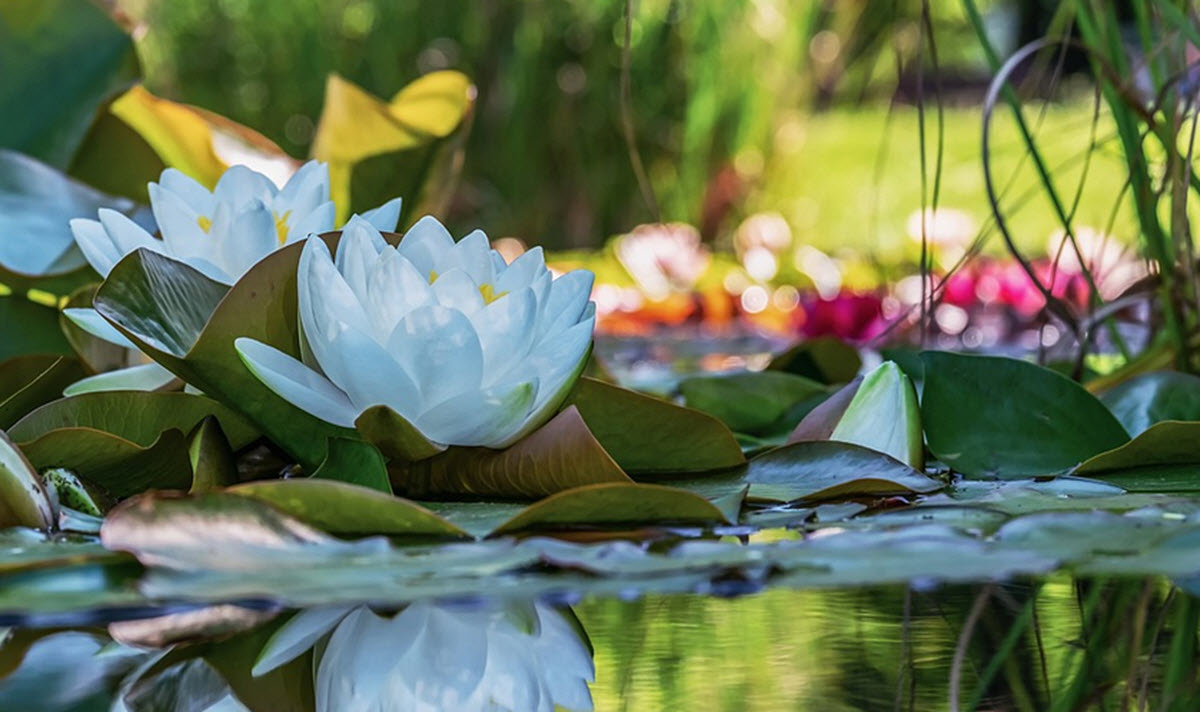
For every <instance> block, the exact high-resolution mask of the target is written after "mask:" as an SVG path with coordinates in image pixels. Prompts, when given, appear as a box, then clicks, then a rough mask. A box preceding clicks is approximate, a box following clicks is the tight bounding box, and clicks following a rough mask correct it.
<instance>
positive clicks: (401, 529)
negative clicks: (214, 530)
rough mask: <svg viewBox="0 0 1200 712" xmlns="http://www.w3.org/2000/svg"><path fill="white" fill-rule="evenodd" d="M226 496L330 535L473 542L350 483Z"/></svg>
mask: <svg viewBox="0 0 1200 712" xmlns="http://www.w3.org/2000/svg"><path fill="white" fill-rule="evenodd" d="M227 491H228V492H229V493H231V494H238V495H243V496H246V497H253V498H255V499H260V500H262V501H264V502H268V503H270V504H271V505H273V506H274V507H275V508H276V509H278V510H280V511H282V512H284V513H286V514H289V515H291V516H293V517H295V518H297V519H299V520H300V521H302V522H305V523H307V524H310V525H312V526H314V527H317V528H319V529H321V530H323V531H326V532H329V533H331V534H385V535H389V536H428V537H450V538H463V537H467V536H469V535H468V534H467V533H466V532H465V531H463V530H462V529H460V528H458V527H457V526H455V525H453V524H451V523H450V522H448V521H446V520H445V519H442V518H441V517H439V516H438V515H437V514H434V513H433V512H431V511H429V510H428V509H425V508H424V507H421V506H420V505H418V504H416V503H414V502H410V501H409V500H406V499H401V498H399V497H393V496H391V495H388V494H384V493H382V492H379V491H377V490H374V489H370V488H367V487H360V486H358V485H354V484H349V483H346V482H336V481H333V480H318V479H291V480H266V481H262V482H248V483H245V484H241V485H237V486H236V487H232V488H230V489H229V490H227Z"/></svg>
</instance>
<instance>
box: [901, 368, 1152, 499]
mask: <svg viewBox="0 0 1200 712" xmlns="http://www.w3.org/2000/svg"><path fill="white" fill-rule="evenodd" d="M921 358H922V360H923V361H924V364H925V387H924V392H923V394H922V399H921V418H922V421H923V422H924V425H925V435H926V440H927V442H928V443H929V449H930V450H931V451H932V452H933V454H934V456H936V457H937V458H938V459H939V460H941V461H942V462H943V463H945V464H946V465H949V466H950V467H952V468H954V469H955V470H957V471H958V472H962V473H963V474H965V475H969V476H972V477H998V478H1001V479H1013V478H1021V477H1033V476H1037V475H1047V474H1054V473H1058V472H1063V471H1066V470H1068V469H1070V468H1072V467H1074V466H1075V465H1077V464H1079V463H1080V462H1082V461H1084V460H1086V459H1088V458H1090V457H1092V456H1093V455H1097V454H1099V453H1101V452H1104V451H1105V450H1111V449H1113V448H1116V447H1119V446H1121V445H1123V444H1124V443H1126V442H1128V441H1129V436H1128V434H1126V432H1125V428H1123V427H1122V426H1121V424H1120V423H1119V422H1117V420H1116V419H1115V418H1114V417H1113V416H1112V414H1111V413H1110V412H1109V411H1108V409H1107V408H1105V407H1104V404H1102V403H1101V402H1100V401H1098V400H1096V398H1095V397H1094V396H1092V395H1091V394H1090V393H1088V392H1087V391H1086V390H1084V389H1083V387H1082V386H1080V385H1079V384H1077V383H1075V382H1074V381H1071V380H1070V379H1068V378H1066V377H1064V376H1061V375H1059V374H1057V373H1055V372H1053V371H1050V370H1048V369H1045V368H1041V367H1039V366H1036V365H1034V364H1032V363H1027V362H1025V361H1018V360H1016V359H1010V358H1000V357H995V356H967V355H962V354H952V353H946V352H940V351H926V352H924V353H923V354H921Z"/></svg>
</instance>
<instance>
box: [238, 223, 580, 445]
mask: <svg viewBox="0 0 1200 712" xmlns="http://www.w3.org/2000/svg"><path fill="white" fill-rule="evenodd" d="M297 277H298V285H299V302H300V304H299V306H300V322H301V327H302V331H303V334H304V339H305V344H303V345H302V348H301V352H302V355H303V356H304V357H305V362H303V363H302V362H301V361H298V360H296V359H294V358H292V357H291V356H288V355H287V354H284V353H283V352H281V351H279V350H277V349H274V348H272V347H270V346H267V345H265V344H262V343H259V342H256V341H253V340H251V339H245V338H243V339H238V340H237V341H236V342H235V344H236V346H237V349H238V352H239V353H240V354H241V357H242V360H243V361H244V362H245V363H246V365H247V367H248V368H249V369H250V370H251V371H252V372H253V373H254V374H255V375H256V376H257V377H258V378H259V380H261V381H262V382H263V383H265V384H266V385H267V386H268V387H269V388H271V389H272V390H273V391H275V392H276V393H277V394H279V395H280V396H281V397H283V398H284V399H286V400H288V401H290V402H291V403H293V404H294V405H296V406H297V407H300V408H302V409H304V410H306V411H308V412H309V413H312V414H313V415H315V416H317V417H318V418H321V419H323V420H325V421H327V422H330V423H333V424H335V425H341V426H346V427H353V425H354V422H355V420H356V418H357V417H358V415H359V414H360V413H362V412H363V411H364V410H366V409H367V408H370V407H372V406H375V405H385V406H388V407H389V408H391V409H392V410H394V411H395V412H396V413H398V414H399V415H400V416H402V417H404V418H405V419H406V420H408V421H409V422H410V423H412V424H413V426H415V427H416V428H417V430H419V431H420V432H421V433H422V434H423V435H424V436H425V437H426V438H427V439H428V440H430V441H431V442H432V443H433V444H435V445H442V446H445V445H466V446H486V447H493V448H503V447H507V446H508V445H511V444H512V443H514V442H516V441H517V440H518V439H520V438H521V437H523V436H524V435H526V434H527V433H529V432H531V431H532V430H533V429H535V428H537V427H538V426H539V425H541V424H542V423H544V422H545V421H546V420H548V419H549V418H550V416H551V415H553V414H554V412H555V411H556V410H557V409H558V407H559V405H560V404H561V403H562V401H563V399H564V398H565V397H566V395H567V392H568V391H569V390H570V388H571V386H572V385H573V384H574V382H575V381H576V379H577V378H578V376H579V374H580V372H581V371H582V370H583V366H584V362H585V361H586V359H587V356H588V354H589V352H590V349H591V343H592V328H593V326H594V323H595V305H594V304H593V303H592V302H591V301H590V300H589V298H588V297H589V295H590V293H591V288H592V281H593V275H592V273H591V272H589V271H586V270H575V271H572V272H568V273H566V274H565V275H563V276H561V277H559V278H558V279H554V278H553V277H552V275H551V273H550V271H549V270H548V269H547V268H546V263H545V259H544V257H543V255H542V250H541V249H540V248H534V249H532V250H530V251H528V252H526V253H525V254H523V255H521V256H520V257H519V258H517V259H516V260H514V261H513V262H512V264H506V263H505V262H504V259H503V258H502V257H500V255H499V253H497V252H495V251H494V250H492V249H490V247H489V246H488V240H487V236H486V235H484V233H483V232H481V231H478V230H476V231H475V232H472V233H471V234H470V235H467V236H466V237H464V238H463V239H462V240H461V241H459V242H458V243H455V241H454V239H453V238H452V237H451V236H450V233H449V232H447V230H446V228H445V227H443V226H442V224H441V223H439V222H438V221H437V220H436V219H434V218H432V217H425V218H422V219H421V220H419V221H418V222H417V223H416V224H415V225H413V227H412V228H411V229H410V230H409V231H408V233H407V234H406V235H405V236H404V238H403V240H401V242H400V244H399V246H398V247H394V248H393V247H391V246H390V245H388V244H387V243H386V242H385V241H384V239H383V237H382V236H381V235H380V234H379V231H378V230H377V229H375V227H374V226H373V225H371V224H370V223H369V222H367V221H365V220H361V219H358V220H351V221H350V223H348V224H347V225H346V228H345V230H343V232H342V237H341V241H340V243H339V244H338V248H337V256H336V259H335V258H334V257H332V256H331V255H330V254H329V249H328V247H326V245H325V243H324V241H322V240H316V239H313V240H309V241H308V242H307V243H306V244H305V246H304V252H303V253H302V255H301V257H300V266H299V271H298V275H297Z"/></svg>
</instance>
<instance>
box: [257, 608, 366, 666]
mask: <svg viewBox="0 0 1200 712" xmlns="http://www.w3.org/2000/svg"><path fill="white" fill-rule="evenodd" d="M352 610H353V609H352V608H347V607H345V606H328V607H323V608H307V609H305V610H302V611H300V612H299V613H297V614H296V615H294V616H292V619H291V620H289V621H288V622H287V623H285V624H283V627H281V628H280V629H279V630H277V631H275V633H274V635H272V636H271V639H270V640H268V641H267V644H266V645H265V646H263V649H262V652H260V653H259V654H258V660H256V661H255V662H254V667H253V668H251V669H250V674H251V675H252V676H254V677H261V676H262V675H266V674H267V673H269V672H271V671H272V670H274V669H275V668H277V667H279V666H281V665H286V664H288V663H290V662H291V661H293V660H295V659H296V658H298V657H300V656H301V655H303V654H304V653H306V652H308V649H309V648H311V647H313V645H315V644H316V642H317V640H319V639H320V638H321V636H323V635H325V634H326V633H328V632H329V631H331V630H333V629H334V628H335V627H336V626H337V624H338V623H341V622H342V619H343V618H345V617H346V615H347V614H349V613H350V611H352Z"/></svg>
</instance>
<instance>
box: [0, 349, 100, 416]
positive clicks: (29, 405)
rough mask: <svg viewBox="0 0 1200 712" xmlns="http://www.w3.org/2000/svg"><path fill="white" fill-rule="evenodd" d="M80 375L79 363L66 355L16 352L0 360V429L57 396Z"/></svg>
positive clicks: (81, 374)
mask: <svg viewBox="0 0 1200 712" xmlns="http://www.w3.org/2000/svg"><path fill="white" fill-rule="evenodd" d="M83 376H84V372H83V367H82V366H81V365H80V363H79V362H78V361H76V360H75V359H73V358H69V357H67V356H53V355H33V356H18V357H16V358H11V359H9V360H7V361H5V362H3V363H0V429H7V428H10V427H12V425H13V423H15V422H17V421H18V420H20V419H21V418H22V417H24V416H25V414H27V413H29V412H30V411H32V410H33V409H35V408H37V407H38V406H41V405H44V404H46V403H49V402H50V401H52V400H55V399H57V398H58V397H60V396H61V395H62V391H63V389H64V388H66V387H67V386H69V385H71V384H72V383H74V382H75V381H77V380H79V379H80V378H83Z"/></svg>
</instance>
